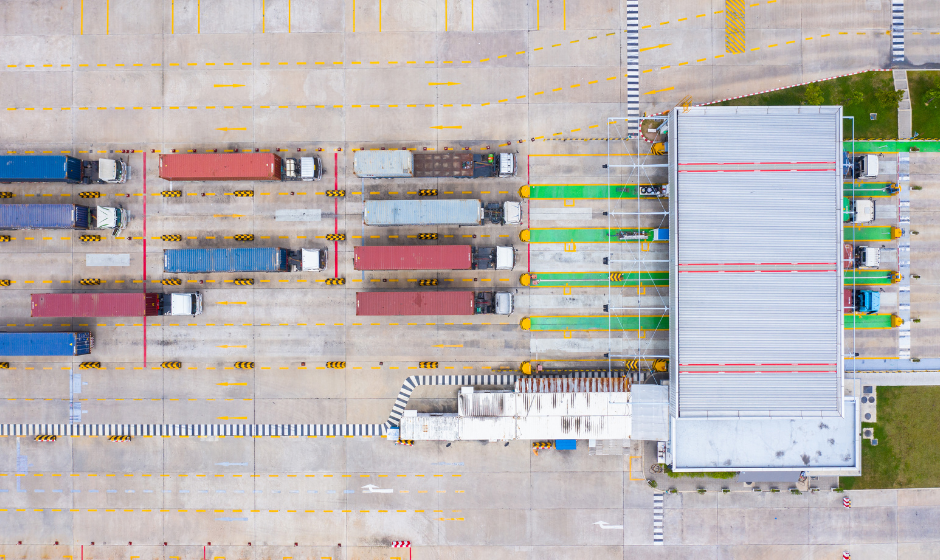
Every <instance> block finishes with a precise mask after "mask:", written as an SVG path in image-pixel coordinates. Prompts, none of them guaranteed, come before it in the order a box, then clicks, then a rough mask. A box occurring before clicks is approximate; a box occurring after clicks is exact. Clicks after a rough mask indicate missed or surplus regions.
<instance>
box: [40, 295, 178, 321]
mask: <svg viewBox="0 0 940 560" xmlns="http://www.w3.org/2000/svg"><path fill="white" fill-rule="evenodd" d="M30 297H31V298H32V306H31V307H32V314H31V316H32V317H149V316H152V315H159V314H160V299H161V297H162V294H146V293H144V292H129V293H119V294H114V293H111V294H108V293H105V294H32V295H31V296H30Z"/></svg>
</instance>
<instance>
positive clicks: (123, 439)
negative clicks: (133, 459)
mask: <svg viewBox="0 0 940 560" xmlns="http://www.w3.org/2000/svg"><path fill="white" fill-rule="evenodd" d="M132 439H134V436H108V441H118V442H122V443H127V442H129V441H131V440H132Z"/></svg>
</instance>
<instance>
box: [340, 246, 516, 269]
mask: <svg viewBox="0 0 940 560" xmlns="http://www.w3.org/2000/svg"><path fill="white" fill-rule="evenodd" d="M514 264H515V251H514V250H513V248H512V247H471V246H470V245H373V246H360V247H356V248H354V249H353V268H354V269H355V270H482V269H490V268H495V269H496V270H512V267H513V265H514Z"/></svg>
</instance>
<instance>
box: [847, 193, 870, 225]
mask: <svg viewBox="0 0 940 560" xmlns="http://www.w3.org/2000/svg"><path fill="white" fill-rule="evenodd" d="M873 221H875V201H873V200H871V199H870V198H869V199H856V200H854V201H853V202H852V223H853V224H868V223H871V222H873Z"/></svg>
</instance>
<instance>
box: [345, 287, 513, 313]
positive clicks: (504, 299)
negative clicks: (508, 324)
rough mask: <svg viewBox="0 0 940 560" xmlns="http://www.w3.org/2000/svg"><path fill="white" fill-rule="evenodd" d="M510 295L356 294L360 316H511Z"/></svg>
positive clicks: (400, 292) (511, 301) (473, 293)
mask: <svg viewBox="0 0 940 560" xmlns="http://www.w3.org/2000/svg"><path fill="white" fill-rule="evenodd" d="M512 308H513V297H512V294H511V293H510V292H471V291H460V292H405V291H396V292H356V315H359V316H374V317H398V316H411V315H487V314H496V315H509V314H510V313H512Z"/></svg>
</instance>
